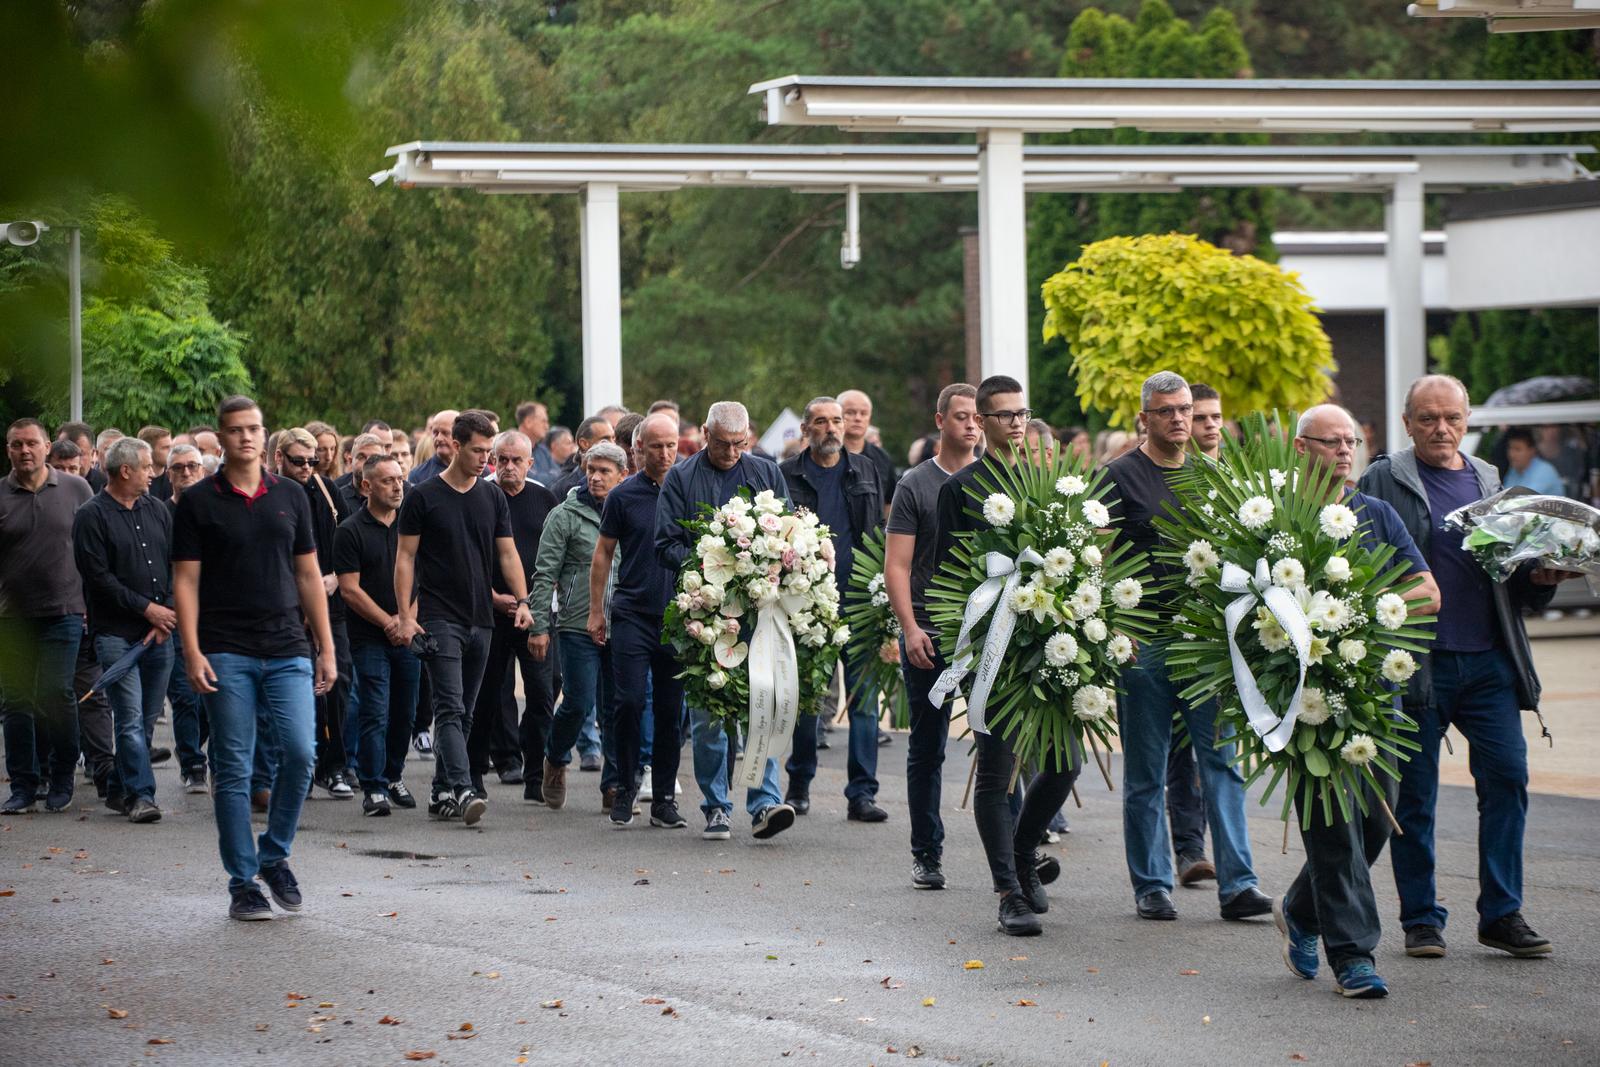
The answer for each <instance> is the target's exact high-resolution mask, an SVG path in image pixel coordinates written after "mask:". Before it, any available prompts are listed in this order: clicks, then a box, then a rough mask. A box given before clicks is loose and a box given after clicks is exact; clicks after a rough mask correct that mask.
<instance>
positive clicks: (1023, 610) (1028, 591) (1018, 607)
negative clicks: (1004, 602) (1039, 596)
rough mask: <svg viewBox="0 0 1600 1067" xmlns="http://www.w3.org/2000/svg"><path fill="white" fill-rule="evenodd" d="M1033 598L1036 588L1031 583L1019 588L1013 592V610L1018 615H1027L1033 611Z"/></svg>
mask: <svg viewBox="0 0 1600 1067" xmlns="http://www.w3.org/2000/svg"><path fill="white" fill-rule="evenodd" d="M1033 596H1034V587H1033V584H1032V583H1031V582H1030V583H1029V584H1027V585H1019V586H1017V587H1016V588H1015V589H1013V590H1011V610H1012V611H1014V612H1016V613H1017V614H1018V615H1026V614H1027V613H1028V612H1030V611H1032V610H1033Z"/></svg>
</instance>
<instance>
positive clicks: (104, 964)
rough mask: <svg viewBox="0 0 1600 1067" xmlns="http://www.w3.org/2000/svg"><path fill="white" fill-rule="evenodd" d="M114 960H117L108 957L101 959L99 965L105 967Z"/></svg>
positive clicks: (114, 961)
mask: <svg viewBox="0 0 1600 1067" xmlns="http://www.w3.org/2000/svg"><path fill="white" fill-rule="evenodd" d="M116 962H117V961H116V960H113V959H109V958H108V959H103V960H101V961H100V966H102V967H106V966H109V965H111V964H113V963H116Z"/></svg>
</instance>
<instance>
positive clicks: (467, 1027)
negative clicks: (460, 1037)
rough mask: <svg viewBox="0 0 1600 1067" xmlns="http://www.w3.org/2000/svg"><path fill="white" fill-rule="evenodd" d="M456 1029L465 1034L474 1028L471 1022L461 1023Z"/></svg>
mask: <svg viewBox="0 0 1600 1067" xmlns="http://www.w3.org/2000/svg"><path fill="white" fill-rule="evenodd" d="M456 1029H457V1030H458V1031H459V1032H460V1033H463V1034H465V1033H468V1032H470V1031H471V1030H472V1024H471V1023H462V1024H461V1025H460V1026H459V1027H457V1028H456Z"/></svg>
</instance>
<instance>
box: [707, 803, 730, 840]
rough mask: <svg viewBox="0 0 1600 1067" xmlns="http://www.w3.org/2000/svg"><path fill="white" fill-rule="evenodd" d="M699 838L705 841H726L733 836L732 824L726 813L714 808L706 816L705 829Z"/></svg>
mask: <svg viewBox="0 0 1600 1067" xmlns="http://www.w3.org/2000/svg"><path fill="white" fill-rule="evenodd" d="M700 836H701V837H703V838H705V839H706V840H707V841H726V840H728V838H730V837H732V836H733V823H732V822H731V821H730V820H729V818H728V813H727V812H726V811H724V810H723V809H722V808H715V809H713V810H712V812H711V814H710V815H707V816H706V828H705V829H704V830H701V831H700Z"/></svg>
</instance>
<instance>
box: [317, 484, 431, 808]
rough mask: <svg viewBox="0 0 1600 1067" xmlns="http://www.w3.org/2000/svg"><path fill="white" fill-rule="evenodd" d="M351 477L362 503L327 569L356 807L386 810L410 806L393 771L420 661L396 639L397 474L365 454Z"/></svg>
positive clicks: (407, 736) (401, 759)
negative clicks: (342, 638) (354, 735)
mask: <svg viewBox="0 0 1600 1067" xmlns="http://www.w3.org/2000/svg"><path fill="white" fill-rule="evenodd" d="M358 477H359V479H360V481H359V485H360V489H359V492H360V494H361V496H362V497H363V498H364V499H365V500H366V506H365V507H363V508H362V509H361V510H360V511H358V512H356V513H355V514H354V515H352V516H350V517H349V518H348V519H346V520H345V521H344V522H342V523H340V524H339V531H338V533H336V534H334V537H333V569H334V572H335V573H336V574H337V575H338V576H339V593H340V595H341V596H343V598H344V602H345V605H346V607H347V608H348V610H349V617H348V618H347V620H346V625H347V626H348V627H349V630H350V658H351V661H352V663H353V664H354V669H355V678H354V685H353V686H352V687H351V691H352V693H354V699H353V700H352V701H351V708H350V714H351V715H352V717H354V718H355V720H356V722H357V725H358V726H359V727H360V730H361V743H360V745H359V746H358V752H359V758H360V760H361V793H362V798H361V812H362V814H363V815H388V814H389V811H390V806H391V804H393V805H398V806H400V807H402V808H414V807H416V806H417V802H416V800H415V798H413V797H412V795H411V791H410V790H409V789H407V788H406V784H405V782H404V781H402V780H401V774H402V772H403V771H404V770H405V760H406V748H407V746H408V745H410V743H411V713H412V711H414V710H415V709H416V706H417V684H418V681H419V679H420V678H421V675H422V661H421V660H419V659H417V657H416V654H415V653H413V652H412V651H411V649H410V648H409V647H408V646H407V645H406V643H405V642H404V641H402V640H401V639H400V614H399V611H398V609H397V607H396V604H395V599H394V558H395V552H396V549H397V548H398V546H399V542H400V531H399V530H398V529H396V528H395V515H396V514H397V513H398V511H399V509H400V503H401V501H402V500H403V499H404V497H405V475H404V474H403V473H402V472H401V470H400V464H399V463H397V462H395V461H394V460H393V459H390V458H389V457H388V456H369V457H368V459H367V462H366V463H365V464H364V465H363V466H362V468H361V472H360V474H359V475H358Z"/></svg>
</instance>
